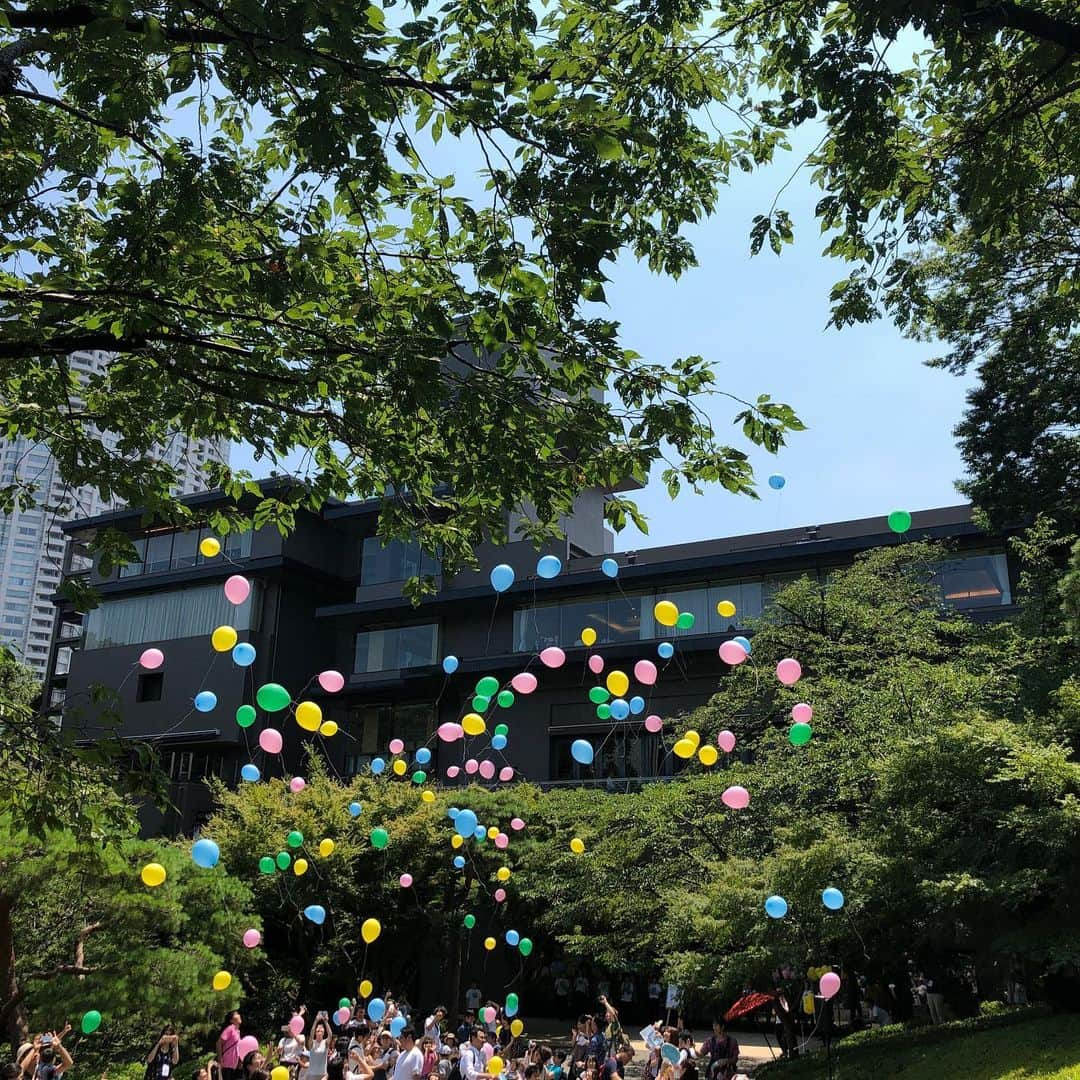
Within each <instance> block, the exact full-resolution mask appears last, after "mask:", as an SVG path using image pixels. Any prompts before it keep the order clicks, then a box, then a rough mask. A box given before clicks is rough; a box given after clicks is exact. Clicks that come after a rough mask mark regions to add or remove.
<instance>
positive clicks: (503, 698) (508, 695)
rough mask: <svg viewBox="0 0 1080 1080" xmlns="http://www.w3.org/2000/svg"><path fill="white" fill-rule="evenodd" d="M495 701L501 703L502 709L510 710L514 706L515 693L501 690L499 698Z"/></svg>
mask: <svg viewBox="0 0 1080 1080" xmlns="http://www.w3.org/2000/svg"><path fill="white" fill-rule="evenodd" d="M495 700H496V701H497V702H498V703H499V708H500V709H509V708H510V706H511V705H513V704H514V691H513V690H500V691H499V696H498V697H497V698H496V699H495Z"/></svg>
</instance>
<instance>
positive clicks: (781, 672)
mask: <svg viewBox="0 0 1080 1080" xmlns="http://www.w3.org/2000/svg"><path fill="white" fill-rule="evenodd" d="M776 677H777V678H778V679H779V680H780V681H781V682H782V683H783V684H784V685H785V686H794V685H795V683H797V682H798V681H799V679H800V678H801V677H802V666H801V665H800V664H799V661H798V660H792V659H791V657H788V658H787V659H786V660H781V661H780V663H779V664H777V665H776Z"/></svg>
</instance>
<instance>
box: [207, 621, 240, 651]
mask: <svg viewBox="0 0 1080 1080" xmlns="http://www.w3.org/2000/svg"><path fill="white" fill-rule="evenodd" d="M236 637H237V635H236V631H235V630H234V629H233V628H232V627H231V626H219V627H218V628H217V629H216V630H215V631H214V632H213V633H212V634H211V635H210V644H211V645H213V646H214V648H215V649H216V650H217V651H218V652H228V651H229V650H230V649H231V648H232V647H233V646H234V645H235V644H236Z"/></svg>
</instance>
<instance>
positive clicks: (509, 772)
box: [499, 765, 514, 784]
mask: <svg viewBox="0 0 1080 1080" xmlns="http://www.w3.org/2000/svg"><path fill="white" fill-rule="evenodd" d="M499 779H500V780H501V781H502V782H503V783H504V784H508V783H510V781H511V780H513V779H514V766H513V765H504V766H503V767H502V768H501V769H500V770H499Z"/></svg>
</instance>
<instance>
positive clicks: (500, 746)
mask: <svg viewBox="0 0 1080 1080" xmlns="http://www.w3.org/2000/svg"><path fill="white" fill-rule="evenodd" d="M491 749H492V750H505V749H506V736H505V735H493V736H492V737H491Z"/></svg>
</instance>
